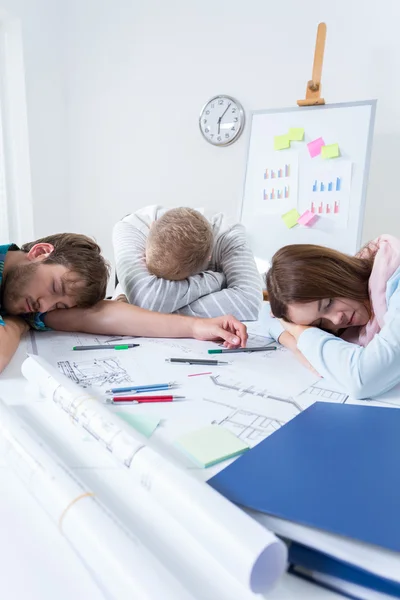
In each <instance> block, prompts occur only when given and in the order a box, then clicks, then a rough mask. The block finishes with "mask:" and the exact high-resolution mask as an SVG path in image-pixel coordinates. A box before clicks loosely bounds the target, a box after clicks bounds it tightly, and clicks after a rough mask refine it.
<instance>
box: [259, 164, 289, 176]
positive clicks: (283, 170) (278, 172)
mask: <svg viewBox="0 0 400 600" xmlns="http://www.w3.org/2000/svg"><path fill="white" fill-rule="evenodd" d="M285 177H290V164H286V165H284V166H283V167H278V168H276V169H265V171H264V179H283V178H285Z"/></svg>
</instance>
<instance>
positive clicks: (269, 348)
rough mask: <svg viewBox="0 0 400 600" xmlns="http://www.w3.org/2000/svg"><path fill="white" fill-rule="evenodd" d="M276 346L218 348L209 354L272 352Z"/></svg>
mask: <svg viewBox="0 0 400 600" xmlns="http://www.w3.org/2000/svg"><path fill="white" fill-rule="evenodd" d="M272 350H276V346H257V347H254V348H218V349H216V350H209V351H208V354H233V353H235V352H271V351H272Z"/></svg>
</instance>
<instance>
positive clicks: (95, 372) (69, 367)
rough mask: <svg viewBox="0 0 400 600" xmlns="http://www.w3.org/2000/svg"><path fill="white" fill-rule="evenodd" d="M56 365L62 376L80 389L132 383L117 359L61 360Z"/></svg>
mask: <svg viewBox="0 0 400 600" xmlns="http://www.w3.org/2000/svg"><path fill="white" fill-rule="evenodd" d="M57 365H58V368H59V369H60V371H61V372H62V373H64V375H66V376H67V377H69V378H70V379H72V381H75V383H77V384H78V385H80V386H82V387H90V386H99V387H101V386H103V385H106V384H107V385H110V384H115V383H131V382H132V379H131V377H130V376H129V374H128V373H127V371H126V370H125V369H124V368H123V367H122V366H121V364H120V362H119V360H118V358H110V357H109V358H96V359H92V360H83V361H72V360H61V361H59V362H58V363H57Z"/></svg>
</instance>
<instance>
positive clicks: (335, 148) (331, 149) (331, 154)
mask: <svg viewBox="0 0 400 600" xmlns="http://www.w3.org/2000/svg"><path fill="white" fill-rule="evenodd" d="M321 156H322V158H337V157H338V156H339V144H329V146H322V148H321Z"/></svg>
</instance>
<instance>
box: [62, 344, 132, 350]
mask: <svg viewBox="0 0 400 600" xmlns="http://www.w3.org/2000/svg"><path fill="white" fill-rule="evenodd" d="M137 346H140V344H118V345H117V346H110V345H109V344H96V345H93V346H74V347H73V348H72V350H128V349H129V348H136V347H137Z"/></svg>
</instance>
